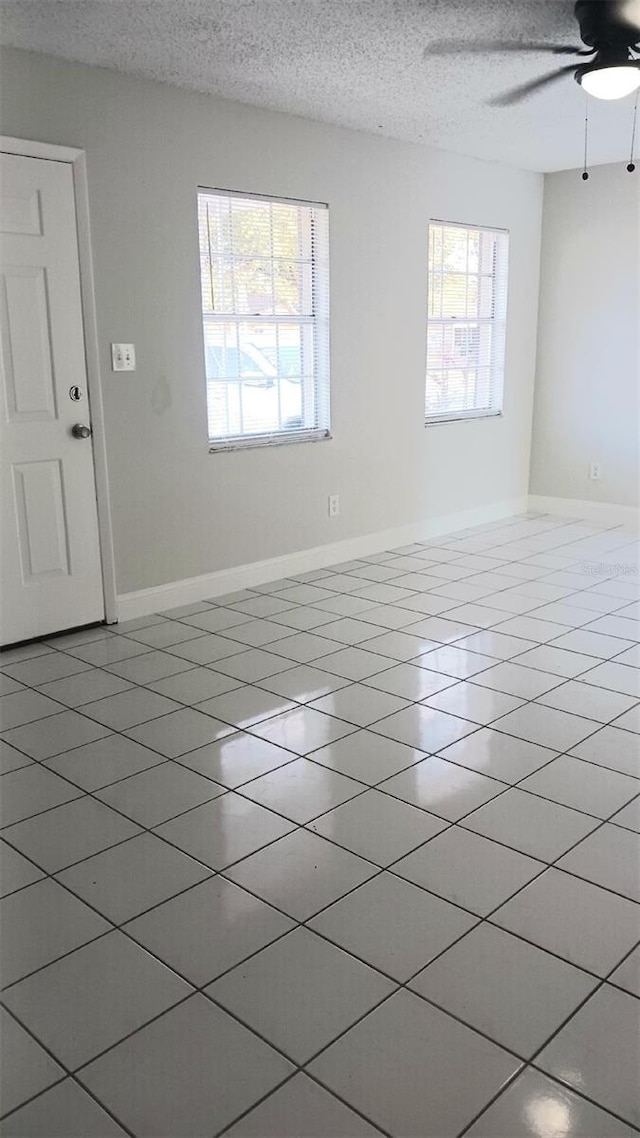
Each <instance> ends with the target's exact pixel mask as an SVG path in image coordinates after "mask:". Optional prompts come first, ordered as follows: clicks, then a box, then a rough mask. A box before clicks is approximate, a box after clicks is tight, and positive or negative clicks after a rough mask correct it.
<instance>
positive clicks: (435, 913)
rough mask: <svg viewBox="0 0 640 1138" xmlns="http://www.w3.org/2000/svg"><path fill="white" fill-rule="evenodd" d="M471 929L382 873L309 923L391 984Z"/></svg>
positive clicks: (467, 921) (449, 908) (457, 912)
mask: <svg viewBox="0 0 640 1138" xmlns="http://www.w3.org/2000/svg"><path fill="white" fill-rule="evenodd" d="M475 923H476V919H475V917H472V916H470V915H469V914H468V913H463V911H462V909H458V908H455V907H454V906H453V905H450V904H448V902H446V901H443V900H441V899H440V898H439V897H433V896H431V894H429V893H426V892H425V890H424V889H418V888H417V887H416V886H415V885H412V884H411V883H410V882H407V881H402V880H401V879H400V878H399V877H395V876H393V875H392V874H389V873H383V874H381V875H379V876H378V877H375V878H374V879H373V880H372V881H369V882H366V883H365V884H364V885H361V886H360V888H359V889H356V890H355V891H354V892H353V893H350V894H349V895H348V896H347V897H343V898H342V900H340V901H336V903H335V904H334V905H332V906H331V907H330V908H329V909H325V910H324V912H323V913H320V914H318V916H317V917H314V918H313V920H312V921H310V922H309V927H310V928H312V929H317V931H318V932H320V933H322V935H323V936H326V937H329V939H330V940H331V941H333V942H334V943H335V944H338V945H340V946H341V947H342V948H345V949H346V950H347V951H348V952H353V953H354V954H355V955H356V956H358V957H359V958H360V959H361V960H364V961H366V962H367V963H368V964H371V965H372V966H373V967H374V968H379V969H380V970H381V971H382V972H384V973H386V974H387V975H388V976H391V977H393V979H395V980H399V981H405V980H408V979H409V977H410V976H412V975H413V974H414V973H415V972H417V971H418V969H420V968H422V967H423V966H424V965H425V964H427V963H428V962H429V961H430V960H432V959H433V958H434V957H435V956H437V955H438V953H440V952H442V951H443V950H444V949H445V948H448V947H449V945H450V944H452V943H453V942H454V941H455V940H457V939H458V937H460V936H462V935H463V934H464V933H466V932H467V931H468V930H469V929H470V928H472V927H473V925H474V924H475Z"/></svg>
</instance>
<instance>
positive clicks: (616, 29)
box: [575, 0, 638, 50]
mask: <svg viewBox="0 0 640 1138" xmlns="http://www.w3.org/2000/svg"><path fill="white" fill-rule="evenodd" d="M615 11H616V9H615V6H614V5H612V4H611V3H610V0H576V6H575V15H576V19H577V21H578V23H579V25H580V38H581V39H582V42H583V43H586V45H587V47H595V48H598V49H599V50H601V49H603V48H604V49H606V48H629V47H633V46H634V45H635V43H636V42H637V40H638V29H637V28H634V27H633V25H631V24H628V23H627V22H626V21H624V20H617V19H616V17H615Z"/></svg>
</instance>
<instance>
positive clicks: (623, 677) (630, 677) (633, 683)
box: [582, 660, 640, 700]
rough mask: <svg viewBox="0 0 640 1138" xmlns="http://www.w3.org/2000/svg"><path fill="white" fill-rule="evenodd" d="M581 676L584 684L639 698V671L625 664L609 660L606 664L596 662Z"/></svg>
mask: <svg viewBox="0 0 640 1138" xmlns="http://www.w3.org/2000/svg"><path fill="white" fill-rule="evenodd" d="M582 678H583V680H584V682H585V683H586V684H589V685H594V686H595V687H600V688H608V689H609V691H614V692H622V693H624V694H625V695H628V696H633V697H634V698H635V699H636V700H637V699H640V671H639V670H638V668H634V667H631V666H629V665H627V664H620V663H618V662H617V661H615V660H609V661H608V662H607V663H606V664H598V666H597V667H596V668H592V669H591V671H590V672H587V673H586V675H584V676H583V677H582Z"/></svg>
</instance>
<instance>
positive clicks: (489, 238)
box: [425, 221, 509, 422]
mask: <svg viewBox="0 0 640 1138" xmlns="http://www.w3.org/2000/svg"><path fill="white" fill-rule="evenodd" d="M508 261H509V234H508V233H507V232H506V231H504V230H500V229H478V228H473V227H468V226H463V225H456V224H449V223H444V222H436V221H432V222H430V224H429V291H428V302H427V381H426V400H425V416H426V420H427V422H438V421H443V420H447V419H461V418H473V417H478V416H482V415H497V414H500V413H501V411H502V392H503V385H504V353H505V334H506V316H507V276H508Z"/></svg>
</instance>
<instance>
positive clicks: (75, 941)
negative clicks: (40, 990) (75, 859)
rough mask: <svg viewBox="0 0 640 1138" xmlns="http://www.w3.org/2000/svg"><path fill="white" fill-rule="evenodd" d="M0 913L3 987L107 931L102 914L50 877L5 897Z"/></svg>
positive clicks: (1, 903)
mask: <svg viewBox="0 0 640 1138" xmlns="http://www.w3.org/2000/svg"><path fill="white" fill-rule="evenodd" d="M0 916H1V918H2V920H1V923H0V944H1V946H2V983H3V985H5V986H6V985H8V984H13V983H14V981H16V980H20V979H21V978H22V977H23V976H27V975H29V973H30V972H33V971H35V969H37V968H42V966H43V965H45V964H49V963H50V962H51V961H52V960H56V959H57V958H58V957H59V956H63V955H64V954H65V953H67V952H71V951H72V950H73V949H74V948H79V946H80V945H81V944H86V943H87V941H90V940H93V939H94V938H95V937H98V936H101V934H102V933H105V932H108V930H109V925H108V924H107V922H106V921H105V920H103V919H102V917H100V916H98V914H97V913H93V912H92V911H91V909H89V908H87V906H86V905H83V904H82V902H81V901H78V900H77V899H76V898H75V897H72V896H71V894H70V893H68V892H67V890H66V889H62V888H61V887H60V886H59V885H57V884H56V882H55V881H51V880H47V881H37V882H36V883H35V885H30V886H29V887H28V888H27V889H21V890H20V892H19V893H12V894H11V895H10V896H9V897H5V898H4V900H3V901H2V902H0Z"/></svg>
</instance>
